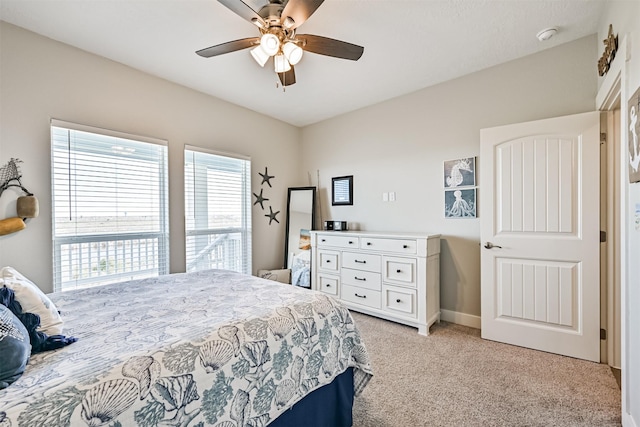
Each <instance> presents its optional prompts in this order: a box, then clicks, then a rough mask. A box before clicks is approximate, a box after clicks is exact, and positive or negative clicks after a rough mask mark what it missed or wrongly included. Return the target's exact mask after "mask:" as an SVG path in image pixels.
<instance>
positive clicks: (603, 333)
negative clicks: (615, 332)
mask: <svg viewBox="0 0 640 427" xmlns="http://www.w3.org/2000/svg"><path fill="white" fill-rule="evenodd" d="M600 339H601V340H606V339H607V330H606V329H600Z"/></svg>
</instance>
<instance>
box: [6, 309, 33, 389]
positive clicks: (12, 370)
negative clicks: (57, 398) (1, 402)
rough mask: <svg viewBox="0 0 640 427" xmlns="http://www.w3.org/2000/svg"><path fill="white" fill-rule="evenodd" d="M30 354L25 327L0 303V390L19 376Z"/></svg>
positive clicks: (29, 344)
mask: <svg viewBox="0 0 640 427" xmlns="http://www.w3.org/2000/svg"><path fill="white" fill-rule="evenodd" d="M30 355H31V343H30V341H29V333H28V332H27V328H25V327H24V325H23V324H22V322H21V321H20V320H18V318H17V317H16V316H15V315H14V314H13V313H12V312H11V310H9V309H8V308H7V307H5V306H4V305H2V304H0V361H2V363H0V390H2V389H3V388H7V387H9V385H10V384H11V383H13V382H14V381H16V380H17V379H18V378H20V376H21V375H22V373H23V372H24V370H25V368H26V367H27V362H28V361H29V356H30Z"/></svg>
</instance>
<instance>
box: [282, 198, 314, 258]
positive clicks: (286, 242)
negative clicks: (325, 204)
mask: <svg viewBox="0 0 640 427" xmlns="http://www.w3.org/2000/svg"><path fill="white" fill-rule="evenodd" d="M309 190H311V227H310V228H309V231H311V230H315V229H316V187H289V189H288V192H287V223H286V228H285V236H284V267H283V268H291V267H290V266H289V252H290V251H289V222H290V218H291V215H290V212H289V210H290V206H291V193H292V192H296V191H309Z"/></svg>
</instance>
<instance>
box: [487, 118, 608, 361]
mask: <svg viewBox="0 0 640 427" xmlns="http://www.w3.org/2000/svg"><path fill="white" fill-rule="evenodd" d="M599 137H600V131H599V113H597V112H593V113H584V114H578V115H573V116H566V117H559V118H553V119H547V120H540V121H535V122H528V123H520V124H515V125H509V126H501V127H497V128H491V129H483V130H481V131H480V140H481V143H480V160H481V161H482V168H481V170H480V184H481V186H482V187H481V189H480V191H479V196H480V224H481V232H480V234H481V239H482V240H481V245H482V248H481V251H482V256H481V267H482V280H481V287H482V337H483V338H486V339H490V340H495V341H501V342H505V343H509V344H514V345H519V346H523V347H528V348H533V349H537V350H543V351H548V352H551V353H557V354H562V355H566V356H571V357H577V358H581V359H587V360H592V361H595V362H599V361H600V281H599V280H600V273H599V271H600V264H599V263H600V256H599V250H600V245H599V241H600V240H599V239H600V230H599V203H600V196H599V188H600V187H599V186H600V178H599V176H600V162H599V156H600V142H599Z"/></svg>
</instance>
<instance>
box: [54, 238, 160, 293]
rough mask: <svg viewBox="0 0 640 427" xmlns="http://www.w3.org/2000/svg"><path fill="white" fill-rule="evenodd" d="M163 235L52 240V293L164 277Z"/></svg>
mask: <svg viewBox="0 0 640 427" xmlns="http://www.w3.org/2000/svg"><path fill="white" fill-rule="evenodd" d="M166 248H167V237H166V235H165V234H163V233H157V232H146V233H131V234H95V235H86V236H72V237H57V238H55V239H54V257H55V260H54V263H55V264H54V266H55V267H54V270H55V283H54V289H55V290H69V289H76V288H85V287H91V286H97V285H102V284H107V283H115V282H122V281H125V280H131V279H141V278H145V277H153V276H158V275H161V274H167V273H168V259H167V258H168V257H167V253H168V251H167V249H166Z"/></svg>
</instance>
